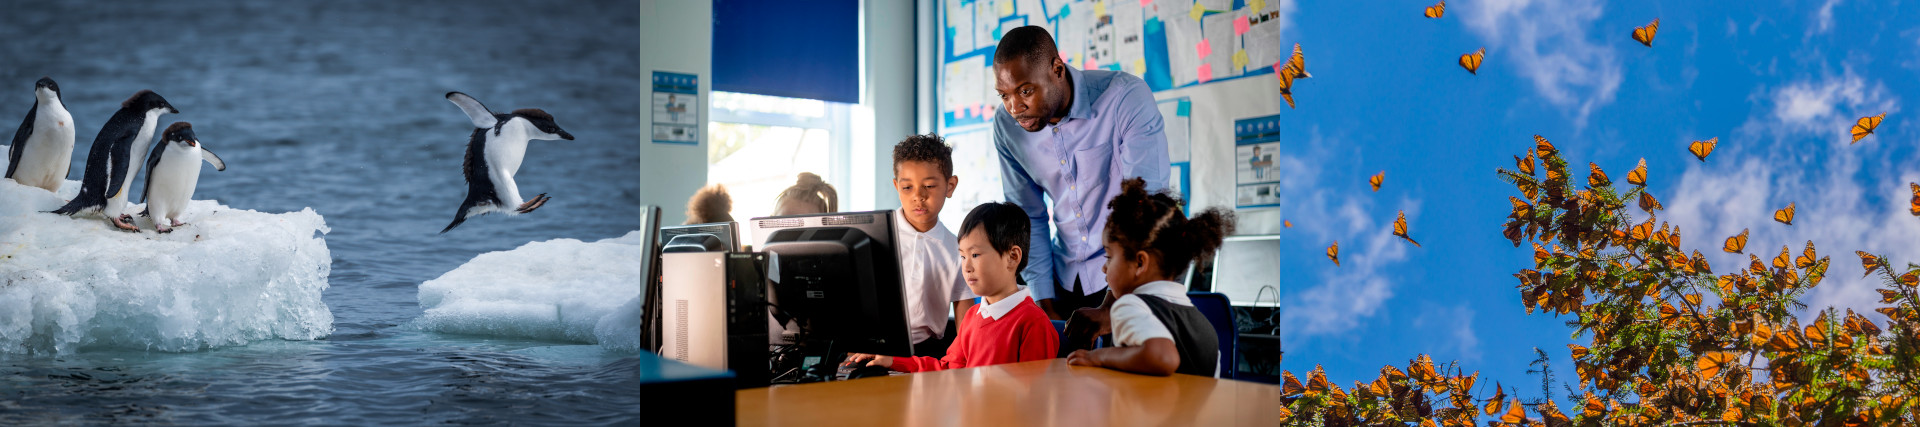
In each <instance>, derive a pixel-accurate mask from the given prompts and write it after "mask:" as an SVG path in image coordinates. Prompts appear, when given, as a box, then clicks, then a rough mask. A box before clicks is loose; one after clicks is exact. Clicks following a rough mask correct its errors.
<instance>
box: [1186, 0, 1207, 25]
mask: <svg viewBox="0 0 1920 427" xmlns="http://www.w3.org/2000/svg"><path fill="white" fill-rule="evenodd" d="M1206 14H1207V7H1206V6H1201V5H1200V2H1193V10H1190V11H1187V16H1190V17H1193V20H1195V21H1198V20H1200V16H1202V15H1206Z"/></svg>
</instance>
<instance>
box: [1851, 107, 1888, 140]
mask: <svg viewBox="0 0 1920 427" xmlns="http://www.w3.org/2000/svg"><path fill="white" fill-rule="evenodd" d="M1886 118H1887V113H1880V115H1878V116H1867V117H1861V118H1860V121H1857V122H1854V123H1853V143H1855V144H1857V143H1859V142H1860V138H1866V137H1867V135H1872V134H1873V130H1874V129H1879V128H1880V121H1881V120H1885V119H1886Z"/></svg>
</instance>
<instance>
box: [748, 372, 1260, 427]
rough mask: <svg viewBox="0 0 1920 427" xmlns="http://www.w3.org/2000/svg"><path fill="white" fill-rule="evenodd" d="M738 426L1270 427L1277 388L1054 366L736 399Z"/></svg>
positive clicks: (815, 386)
mask: <svg viewBox="0 0 1920 427" xmlns="http://www.w3.org/2000/svg"><path fill="white" fill-rule="evenodd" d="M735 401H736V402H737V403H736V404H737V406H736V409H737V412H735V414H736V417H737V418H736V420H737V421H738V423H739V425H741V426H815V425H822V426H826V425H831V426H842V425H847V426H856V425H874V426H992V427H1015V426H1106V425H1142V426H1162V425H1165V426H1238V425H1245V426H1272V425H1278V424H1279V423H1280V387H1278V386H1274V385H1270V384H1260V383H1251V382H1245V381H1233V380H1219V379H1213V378H1207V377H1200V376H1193V375H1181V374H1175V375H1173V376H1171V377H1152V376H1146V375H1135V374H1130V373H1125V372H1120V371H1115V370H1111V369H1105V368H1088V367H1081V366H1067V360H1066V359H1052V360H1043V361H1034V362H1025V363H1014V364H1007V365H995V366H987V367H980V368H970V369H955V370H948V371H938V372H923V373H918V374H913V375H895V376H888V377H883V378H882V377H874V378H862V379H857V380H849V381H835V382H826V383H812V384H797V385H776V386H773V387H768V388H756V389H747V390H740V391H739V392H738V393H736V396H735Z"/></svg>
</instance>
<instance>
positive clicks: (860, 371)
mask: <svg viewBox="0 0 1920 427" xmlns="http://www.w3.org/2000/svg"><path fill="white" fill-rule="evenodd" d="M890 373H892V370H890V369H887V368H882V367H879V366H873V365H867V366H861V367H858V368H854V369H853V372H848V373H847V379H850V380H851V379H856V378H866V377H884V376H887V375H888V374H890Z"/></svg>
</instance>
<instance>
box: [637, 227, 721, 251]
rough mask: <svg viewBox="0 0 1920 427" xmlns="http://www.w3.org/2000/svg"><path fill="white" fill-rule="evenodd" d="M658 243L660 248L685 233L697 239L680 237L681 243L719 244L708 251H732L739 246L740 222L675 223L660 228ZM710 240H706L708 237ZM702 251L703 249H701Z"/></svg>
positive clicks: (663, 248)
mask: <svg viewBox="0 0 1920 427" xmlns="http://www.w3.org/2000/svg"><path fill="white" fill-rule="evenodd" d="M659 234H660V238H659V239H657V240H658V242H657V243H658V244H659V245H660V248H661V249H662V250H665V249H666V248H667V247H668V246H669V245H672V244H673V240H674V238H677V237H680V236H686V235H705V236H698V239H699V240H697V241H696V240H691V238H682V239H680V240H681V244H695V243H698V244H702V245H712V244H716V243H717V244H719V245H721V247H715V248H707V250H708V251H719V252H734V251H736V250H738V249H739V248H740V241H741V239H740V224H739V223H734V222H715V223H707V224H690V225H675V226H669V227H661V228H660V233H659ZM709 237H710V238H711V239H712V240H708V238H709ZM703 252H704V251H703Z"/></svg>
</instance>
